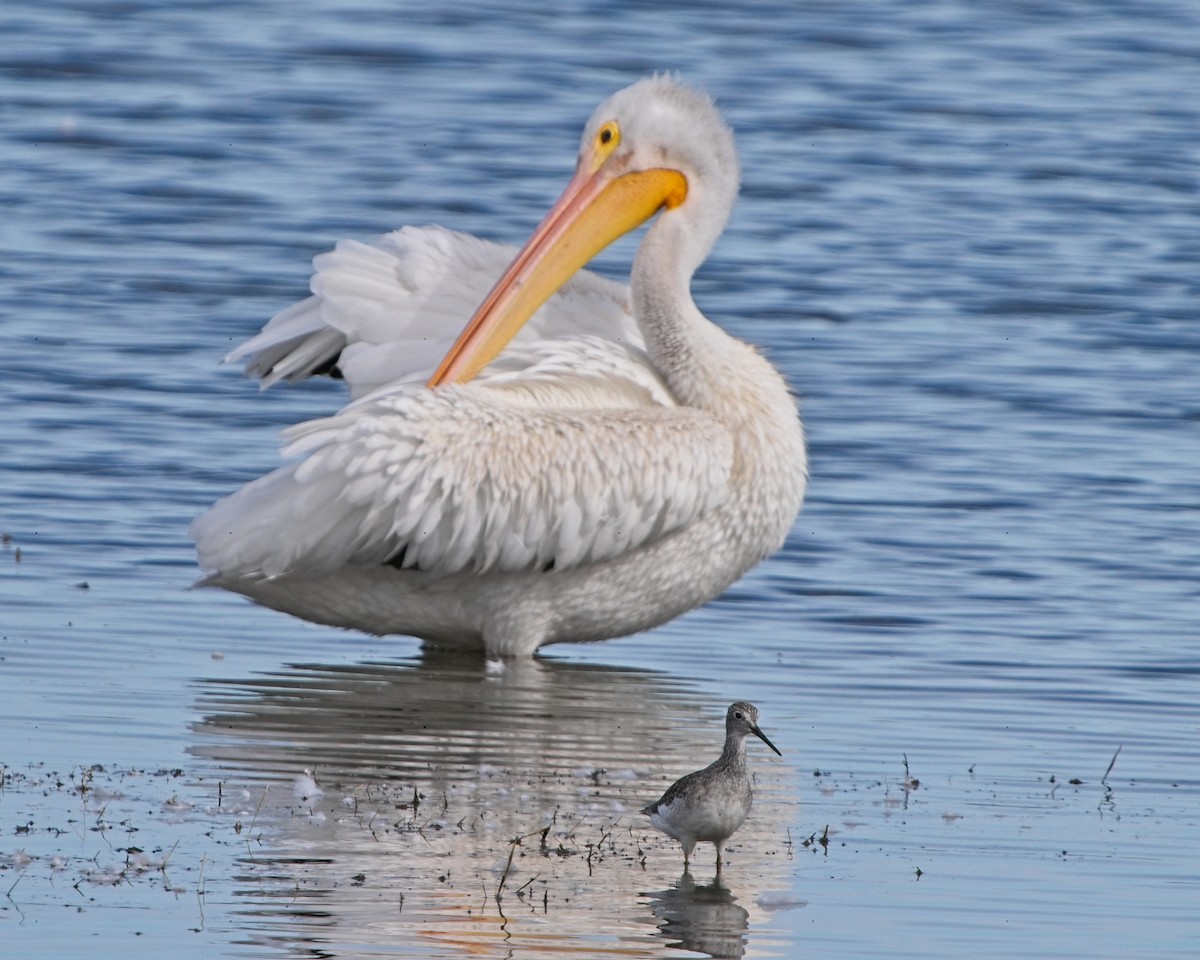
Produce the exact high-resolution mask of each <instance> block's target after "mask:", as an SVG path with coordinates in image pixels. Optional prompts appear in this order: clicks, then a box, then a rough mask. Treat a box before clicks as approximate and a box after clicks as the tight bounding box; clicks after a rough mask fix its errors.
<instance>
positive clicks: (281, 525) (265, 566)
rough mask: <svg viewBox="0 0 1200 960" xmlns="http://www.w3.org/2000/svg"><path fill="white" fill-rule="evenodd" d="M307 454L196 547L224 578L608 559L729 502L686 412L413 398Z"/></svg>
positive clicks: (324, 427)
mask: <svg viewBox="0 0 1200 960" xmlns="http://www.w3.org/2000/svg"><path fill="white" fill-rule="evenodd" d="M287 437H288V439H289V441H290V442H289V445H288V447H287V448H286V449H285V453H287V454H289V455H292V454H305V455H306V456H305V459H303V460H302V461H300V462H299V463H297V464H292V465H289V466H285V467H282V468H280V469H279V470H276V471H275V472H274V473H272V474H269V475H268V476H266V477H263V478H261V479H259V480H256V481H254V482H252V483H250V484H248V485H247V486H246V487H244V488H243V489H242V490H241V491H239V492H237V493H235V494H233V495H232V496H231V497H228V498H226V499H224V500H222V501H220V502H219V503H217V504H216V505H215V506H214V507H213V508H212V509H211V510H210V511H209V512H208V513H206V514H204V515H203V516H201V517H200V518H198V519H197V520H196V522H195V524H194V525H193V529H192V534H193V536H194V537H195V538H196V540H197V542H198V547H199V552H200V559H201V565H202V566H203V567H204V568H205V569H206V570H208V571H211V572H219V573H220V574H222V575H224V576H248V577H274V576H279V575H282V574H285V573H296V574H304V575H319V574H322V573H327V572H330V571H333V570H335V569H337V568H339V567H341V566H342V565H344V564H379V563H386V562H393V563H396V564H398V565H401V566H405V567H416V568H419V569H421V570H429V571H435V572H439V573H443V574H448V573H457V572H461V571H472V572H485V571H491V570H499V571H519V570H537V569H548V568H553V569H556V570H561V569H567V568H570V567H575V566H580V565H584V564H591V563H599V562H603V561H605V560H611V559H613V558H615V557H618V556H620V555H622V554H623V553H625V552H627V551H629V550H633V549H636V548H638V547H640V546H642V545H644V544H647V543H650V542H652V541H653V540H655V539H658V538H660V537H663V536H666V535H667V534H669V533H671V532H672V531H674V530H678V529H679V528H681V527H683V526H686V525H687V524H689V523H691V522H692V521H694V520H695V519H696V518H698V517H699V516H701V515H702V514H704V513H706V512H707V511H709V510H712V509H714V508H715V507H716V506H718V505H719V504H720V503H722V502H723V500H724V498H725V496H726V490H727V485H728V480H729V473H730V469H731V462H732V439H731V437H730V436H729V434H728V431H727V430H726V429H725V428H724V427H723V426H721V425H720V424H719V423H718V422H717V421H716V420H715V419H714V418H712V417H710V416H709V415H707V414H704V413H702V412H700V411H696V410H692V409H688V408H682V407H664V406H658V405H645V406H641V407H629V408H627V409H625V410H623V411H621V412H620V413H619V414H614V413H613V412H612V411H609V410H599V409H580V410H576V409H571V408H570V406H566V407H562V408H555V409H545V408H535V407H530V406H528V405H525V404H523V403H520V402H513V401H512V400H511V396H510V394H509V393H507V392H506V391H505V390H504V389H503V388H496V387H489V386H487V385H482V384H478V385H477V384H468V385H466V386H461V387H444V388H441V389H438V390H435V391H430V390H425V389H420V388H414V389H409V390H406V391H398V392H395V393H393V394H391V395H388V396H384V397H379V398H377V399H375V400H373V401H371V402H360V403H357V404H352V405H351V406H349V407H348V408H346V409H345V410H343V411H342V412H341V413H339V414H338V415H336V416H333V417H329V418H325V419H323V420H315V421H310V422H308V423H304V424H300V425H298V426H296V427H293V428H292V429H291V430H289V431H288V433H287Z"/></svg>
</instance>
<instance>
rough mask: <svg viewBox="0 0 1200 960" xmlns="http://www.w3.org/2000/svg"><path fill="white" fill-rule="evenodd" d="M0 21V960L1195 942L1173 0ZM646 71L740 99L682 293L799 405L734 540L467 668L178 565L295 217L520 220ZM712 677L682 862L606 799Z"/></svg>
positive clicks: (1198, 555)
mask: <svg viewBox="0 0 1200 960" xmlns="http://www.w3.org/2000/svg"><path fill="white" fill-rule="evenodd" d="M0 29H2V31H3V35H4V36H5V38H6V41H7V42H6V44H5V45H4V49H3V51H0V111H2V115H3V123H2V124H0V147H2V149H3V156H4V163H3V164H0V201H2V203H3V206H4V210H5V213H4V216H3V217H2V218H0V247H2V248H3V251H4V257H3V259H2V260H0V283H2V284H3V287H2V289H3V291H4V296H3V299H2V306H0V316H2V323H0V357H2V358H3V359H0V368H2V370H3V376H2V377H0V399H2V400H3V408H4V410H5V411H6V413H7V416H5V417H4V418H3V420H2V421H0V452H2V454H3V456H2V457H0V533H3V534H5V535H6V539H5V540H4V542H3V543H2V544H0V734H2V738H0V764H3V767H2V768H0V774H2V775H3V778H4V779H3V789H2V790H0V835H2V837H3V839H0V891H4V892H6V893H7V897H6V898H0V937H2V938H3V941H4V942H5V944H6V946H7V947H8V949H10V950H11V951H13V953H14V955H20V956H23V957H59V956H62V955H64V954H66V953H78V952H85V953H87V954H88V955H89V956H96V957H107V956H112V957H133V956H143V955H144V956H148V957H158V956H161V955H162V953H163V950H164V945H169V947H170V950H171V952H172V954H173V955H177V956H179V957H187V956H196V957H205V958H211V957H214V956H231V957H315V956H339V957H356V956H364V957H365V956H391V955H396V956H413V957H452V956H461V955H463V954H464V953H467V954H470V953H474V954H476V955H483V956H494V957H531V956H535V955H536V956H544V955H551V956H554V955H558V956H571V957H578V956H600V955H609V954H613V953H616V954H618V955H623V956H639V957H667V956H689V955H695V954H697V953H698V954H700V955H708V956H717V957H728V956H734V957H736V956H789V957H790V956H798V955H800V954H801V953H804V954H811V955H815V956H816V955H819V956H828V957H858V956H864V955H879V954H882V953H887V954H888V955H890V956H901V957H918V956H919V957H921V958H923V960H929V958H938V957H947V958H950V957H953V958H958V957H961V956H963V955H978V956H996V957H1017V956H1030V955H1033V956H1039V957H1058V956H1072V957H1074V956H1079V955H1086V956H1092V957H1112V958H1117V957H1121V958H1124V957H1129V956H1139V957H1153V958H1157V957H1163V958H1166V957H1191V956H1194V955H1195V953H1196V950H1197V948H1198V947H1200V919H1198V915H1197V912H1196V903H1197V902H1198V900H1197V897H1198V895H1200V871H1198V870H1197V868H1196V865H1195V857H1194V853H1193V851H1194V850H1195V848H1196V842H1197V839H1198V838H1200V829H1198V814H1197V809H1198V805H1197V800H1198V798H1200V747H1197V744H1198V743H1200V686H1198V675H1200V641H1198V639H1197V626H1196V625H1197V620H1198V616H1197V614H1198V612H1200V604H1198V600H1200V587H1198V580H1197V574H1196V570H1197V569H1198V568H1200V548H1198V547H1197V544H1200V482H1198V481H1197V473H1196V464H1197V463H1200V431H1198V423H1200V401H1198V399H1197V397H1198V394H1197V390H1196V369H1197V361H1198V359H1200V333H1198V332H1197V326H1196V317H1197V313H1198V310H1197V307H1198V305H1200V297H1198V293H1200V281H1198V280H1197V277H1198V274H1197V271H1196V263H1197V260H1198V259H1200V241H1198V240H1197V237H1198V236H1200V234H1198V233H1197V229H1196V225H1197V222H1198V214H1200V201H1198V200H1197V187H1198V185H1200V176H1198V174H1197V170H1198V169H1200V166H1198V161H1200V155H1198V150H1197V138H1196V131H1197V130H1198V129H1200V108H1198V107H1197V106H1196V99H1195V97H1193V96H1190V95H1189V91H1192V90H1196V89H1200V46H1198V45H1197V41H1196V37H1200V14H1198V13H1197V11H1196V9H1195V8H1194V5H1192V4H1189V3H1185V2H1177V0H1176V2H1171V0H1167V2H1161V3H1154V4H1141V5H1138V6H1137V7H1136V9H1134V8H1128V9H1127V8H1126V7H1124V6H1122V5H1117V4H1106V3H1100V2H1095V3H1076V4H1061V5H1024V4H998V5H997V4H992V5H980V4H974V3H965V2H916V3H913V2H906V3H898V2H897V3H884V4H869V5H868V4H857V3H838V4H810V5H806V6H805V7H804V9H800V10H798V9H796V8H795V6H794V5H790V4H782V3H773V2H761V3H752V4H750V5H745V4H743V5H739V6H737V8H736V9H733V8H730V7H729V6H728V5H725V4H722V5H717V4H703V3H700V4H697V3H689V4H680V5H675V4H655V5H643V4H636V3H617V4H608V5H602V6H596V5H588V4H568V5H567V6H566V7H565V8H562V9H561V11H560V10H559V9H558V8H556V9H555V11H553V12H550V11H547V10H546V9H544V8H543V7H541V6H537V5H524V4H521V3H517V4H512V3H509V4H504V5H502V6H497V5H491V4H471V3H468V4H457V5H455V6H454V7H453V8H446V9H444V10H438V9H429V8H428V6H418V5H410V4H392V3H377V2H372V0H362V2H359V3H332V4H330V3H325V4H309V3H305V2H300V3H286V4H285V3H264V4H258V5H254V6H252V7H246V6H245V5H237V4H224V3H214V4H205V5H201V6H198V7H187V6H182V7H181V6H179V5H170V4H162V3H158V2H154V0H146V2H141V3H132V4H129V3H121V4H113V3H90V2H79V3H62V4H38V5H33V4H22V3H17V4H8V5H6V6H5V7H4V9H3V10H2V11H0ZM654 70H680V71H682V73H683V74H684V75H685V76H686V77H687V78H688V79H690V80H692V81H693V82H695V83H697V84H699V85H701V86H704V87H705V88H707V89H708V90H710V91H711V92H712V93H713V94H714V95H715V96H716V97H717V99H718V101H719V103H720V104H721V106H722V109H723V110H724V112H725V114H726V116H727V118H728V119H729V121H730V123H731V124H732V125H733V127H734V129H735V131H736V133H737V135H738V142H739V147H740V150H741V154H742V163H743V169H744V175H743V191H742V201H741V203H740V205H739V207H738V209H737V211H736V213H735V215H734V218H733V221H732V223H731V224H730V227H729V230H728V232H727V234H726V237H725V238H724V239H723V240H722V242H721V244H720V245H719V246H718V248H717V250H716V251H715V253H714V255H713V257H712V259H711V260H710V261H709V263H708V264H706V265H705V267H704V268H703V269H702V271H701V272H700V274H699V275H698V276H697V278H696V284H695V289H696V295H697V299H698V302H699V303H700V305H701V306H702V308H703V309H704V310H705V311H706V312H707V313H708V314H709V315H710V316H712V317H713V318H715V319H717V320H718V321H719V322H721V323H722V324H723V325H724V326H725V327H726V328H727V329H729V330H731V331H732V332H733V333H735V334H736V335H738V336H741V337H743V338H745V339H748V340H751V341H753V342H755V343H757V344H759V345H761V346H762V347H763V348H764V350H766V352H767V353H768V354H769V355H770V357H771V358H772V359H773V360H774V361H775V362H776V363H777V364H778V365H779V366H780V367H781V369H782V370H783V371H784V373H785V374H786V376H787V377H788V379H789V381H790V382H791V383H792V384H793V386H794V387H795V389H796V392H797V394H798V396H799V398H800V401H801V404H802V409H803V412H804V415H805V420H806V424H807V429H808V433H809V437H810V440H811V447H812V482H811V486H810V494H809V498H808V501H807V503H806V505H805V509H804V512H803V514H802V515H801V517H800V519H799V521H798V522H797V525H796V527H795V529H794V531H793V534H792V536H791V538H790V539H789V541H788V544H787V545H786V547H785V548H784V550H783V551H781V552H780V553H779V554H778V555H777V556H775V557H774V558H772V559H771V560H769V561H767V562H766V563H764V564H762V565H761V566H760V567H759V568H757V569H756V570H755V571H753V572H752V573H751V574H750V575H749V576H748V577H746V578H745V579H744V580H743V581H742V582H740V583H739V584H737V585H736V586H734V587H733V588H732V589H731V590H730V591H728V592H727V593H726V594H725V595H724V596H723V597H722V598H720V599H719V600H717V601H715V602H714V603H712V604H710V605H709V606H708V607H706V608H705V609H703V610H700V611H696V612H694V613H693V614H690V615H689V616H686V617H684V618H682V619H680V620H678V621H676V622H674V623H672V624H669V625H667V626H665V627H663V628H661V629H659V630H657V631H654V632H652V633H650V634H646V635H643V636H639V637H634V638H629V639H626V640H621V641H615V642H611V643H606V644H602V645H597V646H592V647H588V648H582V649H580V648H569V647H559V648H555V649H553V650H552V651H550V652H549V655H548V658H547V659H546V660H545V661H544V662H539V663H536V664H526V665H524V666H522V667H520V668H512V669H510V670H508V671H506V672H503V673H489V672H488V671H487V670H486V669H485V668H484V667H483V666H482V665H481V664H477V663H473V662H470V661H466V662H463V661H455V660H443V659H436V658H435V659H429V658H423V657H422V656H421V655H420V650H419V647H418V645H417V644H416V643H415V642H414V641H411V640H407V639H404V638H389V639H376V638H368V637H362V636H359V635H354V634H345V633H341V632H339V631H335V630H328V629H324V628H318V627H314V626H311V625H307V624H303V623H299V622H297V621H294V620H291V619H289V618H286V617H283V616H281V615H278V614H274V613H271V612H269V611H264V610H258V609H255V608H253V607H251V606H249V605H247V604H246V603H245V602H243V601H241V600H239V599H238V598H236V597H232V596H224V595H220V594H216V593H213V592H209V591H188V590H187V587H188V585H189V584H190V583H191V582H192V580H193V579H194V577H195V576H196V570H195V567H194V558H193V555H192V552H191V547H190V545H189V543H188V542H187V540H186V528H187V524H188V521H189V520H190V518H191V517H192V516H194V515H195V514H196V513H198V512H199V511H201V510H202V509H204V507H205V506H207V504H209V503H211V502H212V501H213V500H214V499H216V498H217V497H218V496H221V495H223V494H224V493H227V492H229V491H230V490H232V489H234V488H235V487H236V486H238V485H239V484H241V483H243V482H245V481H246V480H249V479H251V478H253V477H255V476H258V475H260V474H261V473H263V472H265V471H266V470H268V469H270V468H271V467H272V466H273V465H274V464H275V463H276V452H275V451H276V439H277V434H278V431H279V429H280V428H281V427H283V426H285V425H287V424H290V423H294V422H296V421H298V420H301V419H305V418H308V417H313V416H319V415H322V414H325V413H328V412H330V411H331V410H333V409H336V407H337V406H338V404H339V402H340V397H341V394H340V392H339V389H338V387H337V385H336V384H306V385H303V386H301V387H293V388H290V389H279V390H275V391H272V392H270V393H267V394H265V395H260V394H259V393H258V391H257V387H256V385H255V384H253V383H250V382H248V381H246V380H244V379H242V378H241V377H240V376H239V373H238V371H237V370H233V369H224V368H219V367H218V366H217V363H216V361H217V359H218V358H219V357H220V356H221V355H222V354H223V353H225V352H226V351H227V350H228V349H229V348H230V347H231V346H233V345H235V344H236V343H238V342H240V341H241V340H242V339H244V338H245V337H246V336H248V335H249V334H251V333H252V332H254V331H255V330H256V329H257V328H258V326H259V325H260V324H261V323H262V322H263V321H264V320H265V319H266V318H267V317H269V316H270V315H272V314H273V313H275V312H276V311H278V310H279V309H281V308H282V307H284V306H286V305H287V304H289V303H290V302H292V301H293V300H295V299H297V298H299V297H301V296H303V295H304V293H305V290H306V283H307V276H308V269H309V267H308V264H309V261H310V259H311V257H312V256H314V255H315V254H317V253H319V252H321V251H323V250H325V249H327V248H328V247H330V246H331V245H332V244H333V243H334V242H335V241H336V240H337V239H339V238H341V237H347V236H349V237H356V238H359V239H366V238H370V237H371V236H374V235H376V234H379V233H381V232H384V231H385V230H388V229H391V228H393V227H396V226H399V225H401V224H404V223H418V224H419V223H430V222H434V223H442V224H445V225H447V226H451V227H454V228H456V229H461V230H467V231H472V232H476V233H480V234H482V235H485V236H488V237H491V238H494V239H499V240H505V241H510V242H519V241H520V240H521V239H523V238H524V236H525V235H526V234H527V233H528V231H529V230H530V229H531V228H532V227H533V225H534V224H535V223H536V222H537V220H538V219H539V217H540V216H541V214H542V212H543V211H544V209H545V206H546V204H547V203H548V202H550V201H551V200H552V199H553V197H555V196H556V195H557V193H558V191H559V189H560V188H561V186H562V184H563V183H564V182H565V180H566V178H567V176H568V175H569V173H570V169H571V165H572V162H573V152H574V150H575V147H576V143H577V137H578V131H579V128H580V126H581V124H582V123H583V121H584V119H586V117H587V116H588V115H589V114H590V112H591V110H592V108H593V106H594V105H595V103H597V102H598V101H599V100H600V99H602V98H603V97H604V96H606V95H607V94H608V93H610V92H612V91H613V90H615V89H617V88H618V87H620V86H622V85H624V84H626V83H629V82H631V81H632V80H634V79H636V78H637V77H639V76H641V75H644V74H646V73H649V72H652V71H654ZM635 242H636V241H635V240H630V241H623V242H622V243H620V244H618V245H616V246H615V247H614V248H613V250H612V251H610V252H609V253H607V254H605V255H604V256H603V257H602V259H601V268H602V269H604V270H605V271H607V272H610V273H612V274H613V275H621V274H622V272H623V271H624V270H626V269H627V267H628V262H629V257H630V255H631V251H632V249H633V244H634V243H635ZM736 698H746V699H750V700H752V701H754V702H755V703H757V704H758V705H759V707H760V708H761V710H762V712H763V716H762V722H763V725H764V729H765V730H766V731H767V732H768V733H769V735H770V736H771V738H772V739H773V740H774V741H775V742H776V743H777V744H778V745H779V747H780V748H781V749H782V750H783V752H784V757H783V759H782V760H781V759H779V758H775V757H774V756H773V755H769V754H768V752H767V751H766V750H754V748H753V747H752V758H751V759H752V766H753V769H754V771H755V776H756V790H757V801H756V806H755V809H754V812H753V814H752V817H751V820H750V821H749V822H748V823H747V825H746V827H745V828H744V829H743V830H742V831H741V832H740V833H739V834H737V836H736V837H735V839H734V841H733V842H732V843H731V844H730V846H729V848H728V849H729V863H728V865H727V867H726V868H725V870H724V871H723V874H722V884H721V885H714V883H713V880H714V877H713V871H712V866H711V864H710V863H708V861H707V858H706V856H705V855H704V854H703V853H701V855H700V856H698V858H697V862H696V864H695V866H694V869H693V875H692V876H690V877H683V876H681V866H682V864H681V858H680V856H679V853H678V849H677V847H676V846H675V845H673V844H672V843H671V842H670V841H668V840H666V839H665V838H663V837H660V836H657V835H655V834H653V833H651V832H650V831H649V830H647V829H646V827H645V825H644V823H643V821H642V820H641V818H640V817H638V816H637V814H636V813H634V812H633V811H635V810H636V809H637V808H638V807H640V806H641V805H642V804H644V803H646V802H648V801H649V800H651V799H653V798H654V797H656V796H657V795H658V793H659V792H660V791H661V790H662V789H663V787H664V786H665V785H666V784H667V783H669V782H670V781H671V779H673V778H674V777H676V776H678V775H679V774H681V773H684V772H686V771H688V770H690V769H694V768H695V767H698V766H700V765H702V764H703V763H706V762H708V760H709V759H711V758H712V757H713V756H715V754H716V750H717V749H718V747H719V743H720V737H721V729H720V720H721V717H722V716H723V712H724V708H725V706H726V705H727V704H728V703H729V702H730V701H731V700H733V699H736ZM1118 748H1119V750H1120V752H1119V754H1118ZM1114 755H1115V756H1116V759H1115V762H1114V761H1113V758H1114ZM906 761H907V769H906V766H905V763H906ZM1110 764H1111V769H1110ZM306 770H307V771H310V772H311V775H312V776H315V778H316V781H315V782H316V783H317V784H319V790H320V793H319V794H318V792H317V790H316V789H315V788H314V786H313V785H311V784H310V780H309V779H308V777H309V774H305V771H306ZM913 781H919V783H914V782H913ZM1075 781H1078V782H1075ZM543 831H544V833H543ZM518 837H520V838H522V839H521V840H520V843H519V844H514V843H513V841H514V839H515V838H518ZM510 855H511V860H510ZM497 894H499V896H497ZM680 951H691V953H686V952H680Z"/></svg>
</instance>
